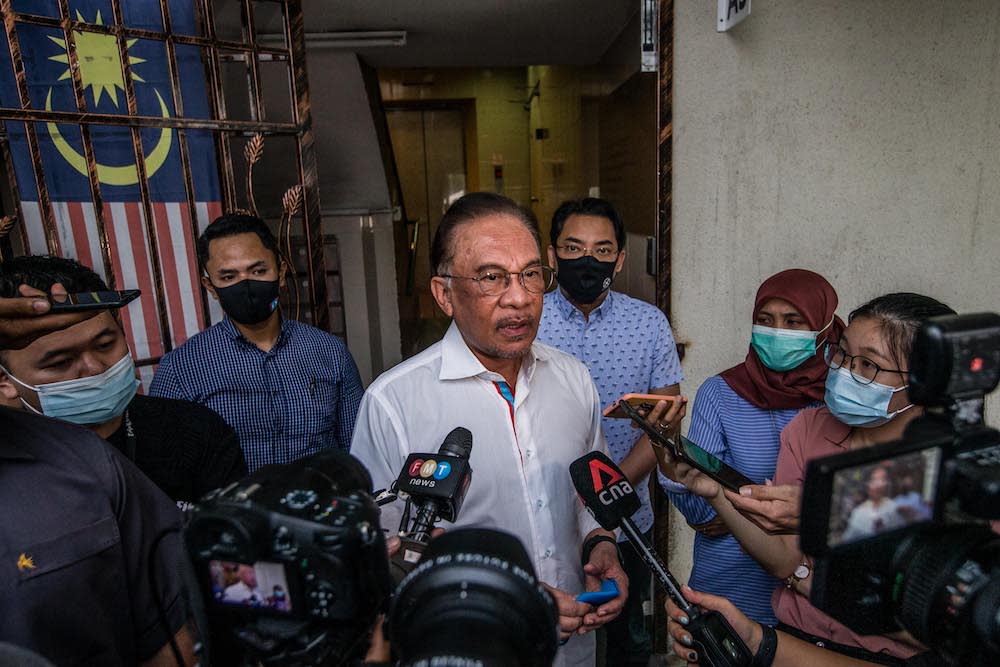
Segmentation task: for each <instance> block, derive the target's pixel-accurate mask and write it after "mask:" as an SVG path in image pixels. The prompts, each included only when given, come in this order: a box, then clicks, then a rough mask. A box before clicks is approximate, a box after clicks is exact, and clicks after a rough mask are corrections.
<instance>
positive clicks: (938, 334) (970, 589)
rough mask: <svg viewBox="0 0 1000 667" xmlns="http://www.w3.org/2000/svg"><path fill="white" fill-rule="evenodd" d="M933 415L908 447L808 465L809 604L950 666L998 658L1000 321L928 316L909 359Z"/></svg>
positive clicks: (914, 384)
mask: <svg viewBox="0 0 1000 667" xmlns="http://www.w3.org/2000/svg"><path fill="white" fill-rule="evenodd" d="M909 368H910V370H909V387H908V391H909V396H910V400H911V401H913V403H914V404H917V405H922V406H924V408H925V414H924V415H923V416H921V417H919V418H918V419H915V420H914V421H913V422H911V424H910V425H909V426H908V427H907V430H906V432H905V434H904V436H903V438H902V440H900V441H897V442H893V443H887V444H883V445H877V446H873V447H869V448H865V449H862V450H855V451H849V452H845V453H844V454H839V455H836V456H832V457H827V458H823V459H816V460H813V461H811V462H810V464H809V466H808V468H807V470H806V478H805V484H804V487H803V495H802V508H803V512H802V519H801V534H800V539H801V546H802V550H803V551H804V552H805V553H807V554H810V555H812V556H814V557H816V562H815V569H814V571H813V582H812V587H811V593H810V600H811V602H812V603H813V604H814V605H815V606H816V607H818V608H819V609H821V610H823V611H825V612H826V613H828V614H830V615H831V616H832V617H834V618H836V619H837V620H839V621H840V622H842V623H844V624H845V625H847V626H848V627H850V628H851V629H853V630H854V631H855V632H858V633H860V634H887V633H891V632H896V631H899V630H907V631H909V632H910V633H911V634H912V635H913V636H914V637H915V638H916V639H918V640H919V641H920V642H921V643H923V644H924V645H925V646H927V647H929V648H930V649H932V650H933V651H934V652H935V653H936V654H937V655H938V656H939V657H940V658H941V659H942V660H944V661H945V662H947V663H948V664H956V665H957V664H960V665H973V666H974V665H994V664H997V662H998V661H1000V613H998V610H1000V536H998V535H996V534H995V533H994V532H993V531H992V530H990V528H989V525H988V523H987V520H989V519H998V518H1000V432H998V431H996V430H995V429H992V428H989V427H987V426H986V425H985V424H984V421H983V412H984V404H985V396H986V395H987V394H988V393H989V392H991V391H993V390H994V389H995V388H996V386H997V383H998V382H1000V315H997V314H993V313H980V314H973V315H963V316H944V317H936V318H932V319H930V320H928V321H927V322H926V323H925V324H924V325H923V326H922V327H921V329H920V330H919V331H918V333H917V336H916V339H915V341H914V348H913V351H912V353H911V355H910V365H909Z"/></svg>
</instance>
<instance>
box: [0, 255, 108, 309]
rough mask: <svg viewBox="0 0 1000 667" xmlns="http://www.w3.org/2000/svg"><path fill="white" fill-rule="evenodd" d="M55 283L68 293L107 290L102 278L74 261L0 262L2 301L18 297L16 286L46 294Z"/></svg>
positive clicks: (49, 258) (36, 257) (46, 258)
mask: <svg viewBox="0 0 1000 667" xmlns="http://www.w3.org/2000/svg"><path fill="white" fill-rule="evenodd" d="M55 283H62V286H63V287H65V288H66V291H67V292H68V293H70V294H73V293H74V292H102V291H105V290H107V289H108V285H107V283H105V282H104V279H103V278H101V277H100V276H99V275H97V274H96V273H94V271H93V270H92V269H90V268H88V267H86V266H84V265H83V264H81V263H80V262H78V261H76V260H75V259H66V258H64V257H52V256H51V255H24V256H22V257H15V258H14V259H10V260H7V261H6V262H3V263H0V297H3V298H5V299H10V298H13V297H18V296H21V293H20V291H18V287H19V286H20V285H28V286H29V287H34V288H35V289H37V290H41V291H43V292H46V293H47V292H48V291H49V290H50V289H51V288H52V285H54V284H55Z"/></svg>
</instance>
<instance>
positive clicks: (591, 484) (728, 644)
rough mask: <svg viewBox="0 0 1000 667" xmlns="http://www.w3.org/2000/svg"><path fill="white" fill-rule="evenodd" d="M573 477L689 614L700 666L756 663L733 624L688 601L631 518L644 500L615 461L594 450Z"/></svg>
mask: <svg viewBox="0 0 1000 667" xmlns="http://www.w3.org/2000/svg"><path fill="white" fill-rule="evenodd" d="M569 474H570V477H572V479H573V486H574V487H576V492H577V493H578V494H580V499H581V500H582V501H583V504H584V505H585V506H586V508H587V509H588V510H589V511H590V513H591V514H593V515H594V518H595V519H597V523H599V524H601V528H604V529H605V530H614V529H615V528H621V529H622V533H624V534H625V537H627V538H628V541H629V542H631V543H632V546H633V547H634V548H635V551H636V553H638V554H639V557H640V558H642V560H643V561H644V562H645V563H646V566H647V567H649V569H650V571H652V573H653V574H654V575H655V576H656V579H657V580H658V581H659V582H660V585H661V586H663V588H664V589H665V590H666V592H667V595H669V596H670V599H671V600H673V601H674V603H675V604H676V605H677V606H678V607H680V608H681V610H682V611H684V613H685V614H687V616H688V618H689V619H690V622H689V623H688V625H687V626H685V628H686V629H687V630H688V632H690V633H691V637H692V638H693V639H694V649H695V650H696V651H698V664H700V665H705V666H706V667H728V666H732V667H744V666H745V667H749V666H750V665H751V664H752V663H753V654H752V653H750V649H748V648H747V646H746V644H744V643H743V640H742V639H741V638H740V636H739V635H738V634H737V633H736V631H735V630H733V628H732V626H731V625H729V621H727V620H726V619H725V617H724V616H723V615H722V614H720V613H719V612H717V611H712V610H707V609H702V608H701V607H699V606H698V605H694V604H691V603H690V602H688V601H687V600H686V599H684V596H683V595H681V587H680V584H678V583H677V580H676V579H674V577H673V575H672V574H670V571H669V570H667V567H666V565H664V564H663V561H662V560H660V557H659V556H658V555H657V554H656V552H655V551H653V549H652V547H650V546H649V544H648V543H647V542H646V539H645V537H643V535H642V533H641V532H640V531H639V529H638V528H637V527H636V525H635V523H634V522H633V521H632V519H631V516H632V515H633V514H635V512H636V511H638V509H639V507H640V505H641V502H640V501H639V496H638V495H636V493H635V490H634V489H633V488H632V485H631V484H629V481H628V479H627V478H626V477H625V474H624V473H623V472H622V471H621V469H620V468H619V467H618V466H616V465H615V463H614V461H612V460H611V459H609V458H608V457H607V456H605V455H604V454H602V453H601V452H591V453H589V454H587V455H586V456H582V457H580V458H578V459H577V460H576V461H573V463H571V464H570V466H569Z"/></svg>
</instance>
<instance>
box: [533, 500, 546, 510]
mask: <svg viewBox="0 0 1000 667" xmlns="http://www.w3.org/2000/svg"><path fill="white" fill-rule="evenodd" d="M535 504H536V505H538V509H542V508H543V507H545V501H544V500H542V499H541V498H539V499H538V502H537V503H535Z"/></svg>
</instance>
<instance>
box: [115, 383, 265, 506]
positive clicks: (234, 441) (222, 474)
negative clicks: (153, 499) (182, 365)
mask: <svg viewBox="0 0 1000 667" xmlns="http://www.w3.org/2000/svg"><path fill="white" fill-rule="evenodd" d="M128 422H130V423H131V425H132V429H133V432H134V433H135V440H134V452H132V451H129V450H130V449H131V447H130V446H129V438H128V436H127V434H126V425H127V423H128ZM108 442H110V443H111V444H112V445H114V446H115V448H116V449H118V451H119V452H121V453H122V454H124V455H125V456H126V457H127V458H131V459H132V462H133V463H135V465H136V466H137V467H138V468H139V470H141V471H142V472H144V473H145V474H146V476H147V477H149V478H150V479H151V480H153V482H154V483H155V484H156V485H157V486H158V487H160V488H161V489H163V492H164V493H166V494H167V495H168V496H170V497H171V498H172V499H173V500H174V501H175V502H188V503H193V502H196V501H197V500H198V499H199V498H201V497H202V496H203V495H205V494H206V493H208V492H209V491H211V490H212V489H217V488H219V487H220V486H225V485H227V484H229V483H231V482H235V481H236V480H238V479H241V478H243V477H246V474H247V464H246V461H245V460H244V459H243V450H241V449H240V442H239V438H238V437H237V435H236V431H234V430H233V429H232V428H230V427H229V425H228V424H226V422H225V421H223V419H222V417H220V416H219V415H217V414H216V413H215V412H213V411H212V410H210V409H208V408H206V407H205V406H203V405H198V404H197V403H191V402H189V401H179V400H175V399H172V398H159V397H154V396H142V395H136V397H135V398H133V399H132V402H131V403H129V405H128V409H127V410H126V419H123V420H122V425H121V427H120V428H119V429H118V430H117V431H115V432H114V433H112V434H111V436H110V437H109V438H108Z"/></svg>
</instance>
